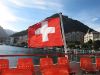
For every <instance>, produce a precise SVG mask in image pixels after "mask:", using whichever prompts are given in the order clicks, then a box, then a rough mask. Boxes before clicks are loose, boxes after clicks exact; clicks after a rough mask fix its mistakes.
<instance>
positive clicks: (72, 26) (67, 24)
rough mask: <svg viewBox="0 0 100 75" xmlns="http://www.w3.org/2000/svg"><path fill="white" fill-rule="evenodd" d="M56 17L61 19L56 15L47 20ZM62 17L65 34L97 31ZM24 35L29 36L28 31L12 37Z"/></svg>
mask: <svg viewBox="0 0 100 75" xmlns="http://www.w3.org/2000/svg"><path fill="white" fill-rule="evenodd" d="M55 17H59V14H54V15H52V16H50V17H47V18H46V19H48V18H55ZM62 17H63V24H64V31H65V33H68V32H73V31H80V32H83V33H86V32H87V31H88V30H90V31H95V30H93V29H91V28H89V27H88V26H87V25H85V24H83V23H81V22H80V21H78V20H73V19H71V18H68V16H65V15H63V16H62ZM22 35H27V30H24V31H21V32H18V33H15V34H13V35H11V37H15V36H22Z"/></svg>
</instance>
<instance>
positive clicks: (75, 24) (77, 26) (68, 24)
mask: <svg viewBox="0 0 100 75" xmlns="http://www.w3.org/2000/svg"><path fill="white" fill-rule="evenodd" d="M55 17H59V14H54V15H52V16H50V17H47V18H46V19H48V18H55ZM62 21H63V25H64V31H65V33H68V32H73V31H80V32H83V33H86V32H87V31H88V30H90V31H95V30H93V29H91V28H89V27H88V26H87V25H85V24H83V23H82V22H80V21H78V20H74V19H71V18H69V17H68V16H65V15H62Z"/></svg>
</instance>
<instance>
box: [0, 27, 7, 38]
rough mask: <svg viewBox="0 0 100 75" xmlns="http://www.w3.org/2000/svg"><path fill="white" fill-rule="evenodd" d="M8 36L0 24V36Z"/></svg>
mask: <svg viewBox="0 0 100 75" xmlns="http://www.w3.org/2000/svg"><path fill="white" fill-rule="evenodd" d="M6 37H8V35H7V33H6V32H5V30H4V29H3V27H1V26H0V38H6Z"/></svg>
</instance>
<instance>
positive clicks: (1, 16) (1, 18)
mask: <svg viewBox="0 0 100 75" xmlns="http://www.w3.org/2000/svg"><path fill="white" fill-rule="evenodd" d="M16 19H17V17H16V16H15V15H14V14H13V13H12V12H11V11H10V10H9V8H8V7H7V6H6V5H5V4H4V3H3V2H2V1H0V24H6V23H8V22H12V21H13V22H14V21H16Z"/></svg>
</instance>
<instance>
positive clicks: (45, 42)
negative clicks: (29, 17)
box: [28, 18, 63, 48]
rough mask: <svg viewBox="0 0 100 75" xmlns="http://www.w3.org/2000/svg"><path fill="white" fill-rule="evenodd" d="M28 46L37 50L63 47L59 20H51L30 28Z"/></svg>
mask: <svg viewBox="0 0 100 75" xmlns="http://www.w3.org/2000/svg"><path fill="white" fill-rule="evenodd" d="M28 46H29V47H35V48H43V47H52V46H63V39H62V34H61V28H60V19H59V18H50V19H48V20H44V21H42V22H40V23H37V24H35V25H33V26H30V27H29V29H28Z"/></svg>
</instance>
